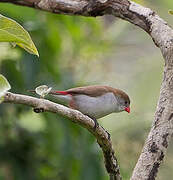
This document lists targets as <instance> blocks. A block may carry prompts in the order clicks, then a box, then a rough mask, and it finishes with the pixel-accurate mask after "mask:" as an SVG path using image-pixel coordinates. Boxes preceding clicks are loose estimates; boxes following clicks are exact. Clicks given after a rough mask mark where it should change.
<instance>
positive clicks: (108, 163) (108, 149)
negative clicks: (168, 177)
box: [4, 92, 121, 180]
mask: <svg viewBox="0 0 173 180" xmlns="http://www.w3.org/2000/svg"><path fill="white" fill-rule="evenodd" d="M4 103H14V104H23V105H27V106H31V107H34V108H37V109H42V110H43V111H44V112H45V111H47V112H52V113H57V114H60V115H62V116H65V117H68V118H69V119H70V120H71V121H72V122H74V123H77V124H79V125H81V126H82V127H84V128H86V129H88V131H90V132H91V133H92V134H93V135H94V136H95V138H96V139H97V143H98V144H99V146H100V148H101V149H102V151H103V155H104V160H105V167H106V170H107V172H108V173H109V176H110V179H111V178H112V180H121V176H120V170H119V165H118V161H117V158H116V157H115V152H114V149H113V146H112V142H111V139H110V137H109V135H108V133H107V131H106V130H105V129H104V128H103V127H101V126H98V127H97V128H96V130H95V129H94V125H95V123H94V121H93V120H92V119H91V118H89V117H88V116H85V115H83V114H82V113H81V112H79V111H77V110H73V109H70V108H68V107H65V106H63V105H60V104H56V103H54V102H51V101H49V100H46V99H38V98H35V97H31V96H26V95H20V94H13V93H10V92H8V93H6V95H5V99H4ZM43 111H42V112H43Z"/></svg>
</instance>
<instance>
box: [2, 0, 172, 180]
mask: <svg viewBox="0 0 173 180" xmlns="http://www.w3.org/2000/svg"><path fill="white" fill-rule="evenodd" d="M1 2H9V3H14V4H19V5H25V6H30V7H34V8H38V9H41V10H46V11H49V12H53V13H58V14H69V15H83V16H101V15H105V14H111V15H113V16H116V17H119V18H122V19H125V20H127V21H129V22H131V23H133V24H135V25H137V26H139V27H140V28H142V29H143V30H145V31H146V32H147V33H148V34H149V35H150V36H151V38H152V39H153V41H154V43H155V45H156V46H157V47H159V48H160V50H161V52H162V54H163V57H164V60H165V67H164V77H163V82H162V85H161V90H160V98H159V101H158V105H157V109H156V113H155V117H154V121H153V124H152V128H151V130H150V133H149V136H148V138H147V140H146V143H145V145H144V148H143V151H142V153H141V155H140V158H139V160H138V162H137V164H136V167H135V169H134V171H133V175H132V177H131V179H132V180H139V179H140V180H154V179H155V177H156V175H157V172H158V168H159V166H160V163H161V162H162V160H163V158H164V156H165V153H166V149H167V147H168V144H169V141H170V139H171V135H172V134H173V103H172V102H173V30H172V28H171V27H169V26H168V24H167V23H166V22H165V21H164V20H163V19H161V18H160V17H159V16H158V15H157V14H156V13H155V12H153V11H152V10H150V9H149V8H145V7H143V6H140V5H138V4H136V3H134V2H131V1H128V0H1ZM69 116H70V115H69ZM69 116H68V117H69Z"/></svg>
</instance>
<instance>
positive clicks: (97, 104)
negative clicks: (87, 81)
mask: <svg viewBox="0 0 173 180" xmlns="http://www.w3.org/2000/svg"><path fill="white" fill-rule="evenodd" d="M49 95H52V96H54V97H56V99H57V100H60V101H64V102H66V103H67V104H68V106H69V107H70V108H72V109H75V110H78V111H80V112H81V113H83V114H84V115H87V116H88V117H90V118H91V119H92V120H93V121H94V123H95V125H94V128H95V129H96V128H97V126H98V122H97V119H100V118H102V117H104V116H106V115H109V114H111V113H118V112H122V111H126V112H128V113H130V98H129V96H128V95H127V94H126V93H125V92H124V91H122V90H120V89H116V88H113V87H110V86H101V85H91V86H84V87H76V88H71V89H68V90H65V91H56V90H51V91H50V92H49Z"/></svg>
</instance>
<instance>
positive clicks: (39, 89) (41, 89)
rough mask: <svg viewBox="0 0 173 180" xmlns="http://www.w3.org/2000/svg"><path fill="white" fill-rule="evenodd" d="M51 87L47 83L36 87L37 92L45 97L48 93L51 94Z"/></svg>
mask: <svg viewBox="0 0 173 180" xmlns="http://www.w3.org/2000/svg"><path fill="white" fill-rule="evenodd" d="M51 89H52V88H51V87H50V88H49V87H48V86H46V85H42V86H38V87H37V88H36V89H35V92H36V93H37V94H38V95H40V96H41V97H43V98H44V96H46V95H47V94H49V92H50V91H51Z"/></svg>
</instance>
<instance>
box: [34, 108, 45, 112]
mask: <svg viewBox="0 0 173 180" xmlns="http://www.w3.org/2000/svg"><path fill="white" fill-rule="evenodd" d="M34 112H35V113H42V112H44V109H43V108H34Z"/></svg>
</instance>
